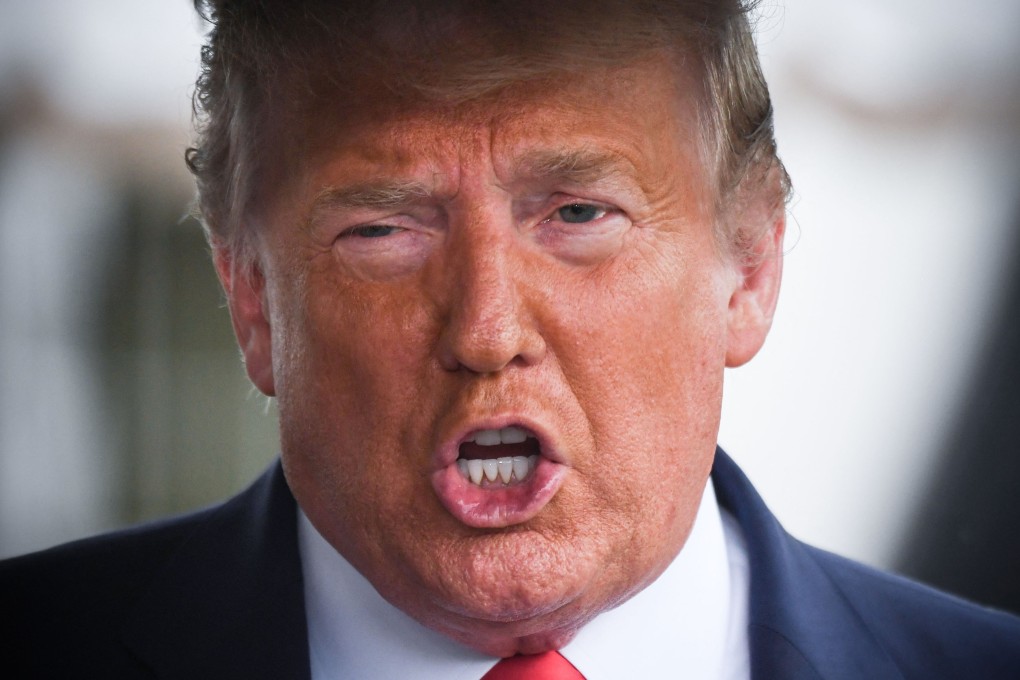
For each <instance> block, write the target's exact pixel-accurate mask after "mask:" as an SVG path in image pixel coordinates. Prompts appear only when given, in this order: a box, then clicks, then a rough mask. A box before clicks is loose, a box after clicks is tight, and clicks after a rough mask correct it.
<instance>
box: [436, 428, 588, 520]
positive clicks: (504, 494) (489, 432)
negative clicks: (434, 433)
mask: <svg viewBox="0 0 1020 680" xmlns="http://www.w3.org/2000/svg"><path fill="white" fill-rule="evenodd" d="M504 423H505V424H504ZM485 425H488V427H485V426H483V427H481V428H479V429H476V430H470V431H468V432H467V433H466V434H464V435H462V436H461V437H460V438H458V439H457V440H454V441H450V442H449V443H447V444H446V445H445V446H442V447H440V448H439V449H438V450H437V452H436V454H435V455H436V459H437V463H438V465H437V467H436V468H435V469H434V471H433V472H432V486H433V488H434V489H435V491H436V495H437V496H438V498H439V501H440V502H441V503H442V504H443V506H444V507H445V508H446V509H447V510H448V511H449V512H450V514H451V515H453V516H454V517H455V518H456V519H458V520H460V521H461V522H463V523H464V524H467V525H468V526H472V527H478V528H495V527H506V526H510V525H512V524H519V523H521V522H526V521H528V520H529V519H531V518H533V517H535V516H536V515H537V514H538V513H539V512H541V511H542V509H543V508H544V507H545V506H546V504H548V503H549V501H550V500H552V498H553V496H555V495H556V492H557V490H558V489H559V488H560V486H561V485H562V484H563V481H564V479H565V477H566V475H567V471H568V467H567V466H566V465H564V464H563V463H561V462H558V461H560V460H561V456H560V454H559V452H558V451H557V450H556V448H555V445H554V444H552V443H551V440H550V438H549V436H548V435H547V434H546V435H543V434H541V433H540V432H539V431H538V430H535V429H532V428H531V427H528V426H525V425H524V424H523V423H521V422H519V421H518V422H513V421H511V422H507V421H503V423H492V424H489V423H486V424H485ZM500 425H502V427H500Z"/></svg>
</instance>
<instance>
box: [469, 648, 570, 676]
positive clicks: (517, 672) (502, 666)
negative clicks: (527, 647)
mask: <svg viewBox="0 0 1020 680" xmlns="http://www.w3.org/2000/svg"><path fill="white" fill-rule="evenodd" d="M482 680H584V676H583V675H581V674H580V673H579V672H578V671H577V669H576V668H574V667H573V666H572V665H571V664H570V662H569V661H567V660H566V659H564V658H563V655H562V654H560V653H559V652H543V653H542V654H529V655H526V656H522V655H519V654H518V655H517V656H511V657H508V658H506V659H503V660H501V661H500V662H499V663H497V664H496V665H495V666H493V667H492V668H491V669H489V672H488V673H486V674H485V675H483V676H482Z"/></svg>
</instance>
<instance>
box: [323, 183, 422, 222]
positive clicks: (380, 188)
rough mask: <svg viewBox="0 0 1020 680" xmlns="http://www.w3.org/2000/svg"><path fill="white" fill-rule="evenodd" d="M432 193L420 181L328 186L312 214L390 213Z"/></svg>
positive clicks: (417, 201) (419, 200)
mask: <svg viewBox="0 0 1020 680" xmlns="http://www.w3.org/2000/svg"><path fill="white" fill-rule="evenodd" d="M431 193H432V192H431V191H430V190H429V188H428V187H427V186H425V185H424V184H422V183H421V182H413V181H401V180H396V181H380V182H362V183H359V184H352V185H347V186H343V187H326V188H325V189H323V190H322V191H320V192H319V194H318V195H317V196H316V197H315V199H314V200H313V201H312V208H311V211H310V214H311V215H312V216H313V217H314V216H315V215H316V214H318V213H320V212H323V211H328V210H344V209H347V210H350V209H356V208H372V209H377V210H391V209H395V208H400V207H403V206H406V205H409V204H413V203H419V202H421V201H423V200H425V199H427V198H428V197H429V196H430V195H431Z"/></svg>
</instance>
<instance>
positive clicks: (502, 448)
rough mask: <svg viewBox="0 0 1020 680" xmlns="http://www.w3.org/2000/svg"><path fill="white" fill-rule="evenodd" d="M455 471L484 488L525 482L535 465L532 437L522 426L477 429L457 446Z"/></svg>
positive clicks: (535, 446)
mask: <svg viewBox="0 0 1020 680" xmlns="http://www.w3.org/2000/svg"><path fill="white" fill-rule="evenodd" d="M458 453H459V456H458V458H457V468H458V469H459V470H460V473H461V474H462V475H463V476H464V478H465V479H467V480H470V481H471V483H472V484H475V485H476V486H480V487H482V488H487V487H490V486H510V485H512V484H519V483H521V482H523V481H524V480H526V479H527V478H528V476H529V475H530V474H531V473H532V471H534V469H535V467H536V466H537V465H538V457H539V445H538V439H536V438H535V435H534V434H532V433H531V432H529V431H528V430H526V429H524V428H522V427H515V426H511V427H504V428H500V429H498V430H477V431H475V432H473V433H472V434H471V435H469V436H468V438H467V439H466V440H465V441H464V442H463V443H462V444H461V445H460V447H459V449H458Z"/></svg>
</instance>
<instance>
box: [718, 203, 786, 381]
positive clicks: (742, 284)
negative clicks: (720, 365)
mask: <svg viewBox="0 0 1020 680" xmlns="http://www.w3.org/2000/svg"><path fill="white" fill-rule="evenodd" d="M750 212H751V214H752V215H753V214H754V213H755V212H756V211H754V210H752V211H750ZM746 214H747V213H745V215H746ZM758 215H759V217H760V216H764V217H765V220H764V222H765V225H766V229H765V231H764V232H762V233H761V236H760V237H759V238H758V239H757V240H755V241H754V242H753V243H751V244H748V245H749V246H750V247H749V248H744V249H743V252H742V253H740V254H738V255H736V256H735V257H737V258H738V261H737V262H736V267H737V283H736V287H735V289H734V291H733V294H732V296H731V297H730V305H729V311H728V337H727V345H726V366H727V367H730V368H735V367H737V366H741V365H743V364H745V363H747V362H748V361H750V360H751V359H752V358H753V357H754V355H755V354H757V353H758V350H760V349H761V346H762V345H763V344H765V337H766V336H767V335H768V332H769V329H770V328H771V327H772V317H773V315H774V314H775V311H776V301H777V300H778V298H779V284H780V281H781V280H782V278H783V234H784V232H785V231H786V211H785V209H784V206H783V205H782V204H780V205H779V206H778V207H777V208H772V209H769V210H767V211H761V212H759V213H758ZM760 223H761V221H759V224H760Z"/></svg>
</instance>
